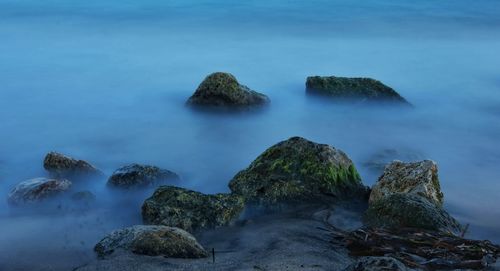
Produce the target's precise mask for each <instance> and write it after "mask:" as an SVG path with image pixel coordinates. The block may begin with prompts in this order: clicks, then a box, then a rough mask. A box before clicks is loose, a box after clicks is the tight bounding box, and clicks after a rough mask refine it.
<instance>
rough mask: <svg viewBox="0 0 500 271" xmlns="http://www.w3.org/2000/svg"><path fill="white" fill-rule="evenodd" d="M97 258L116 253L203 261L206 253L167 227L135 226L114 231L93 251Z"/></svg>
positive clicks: (183, 233) (185, 234)
mask: <svg viewBox="0 0 500 271" xmlns="http://www.w3.org/2000/svg"><path fill="white" fill-rule="evenodd" d="M94 250H95V252H96V253H97V255H98V256H99V257H105V256H107V255H110V254H112V253H113V252H115V251H117V250H124V251H130V252H132V253H135V254H141V255H149V256H164V257H168V258H203V257H207V256H208V253H207V252H206V251H205V249H204V248H203V247H202V246H201V245H200V244H199V243H198V241H196V238H194V237H193V236H192V235H191V234H189V233H188V232H186V231H184V230H181V229H178V228H173V227H167V226H145V225H137V226H132V227H129V228H125V229H121V230H116V231H114V232H112V233H111V234H109V235H108V236H106V237H105V238H104V239H102V240H101V241H100V242H99V243H98V244H97V245H96V246H95V247H94Z"/></svg>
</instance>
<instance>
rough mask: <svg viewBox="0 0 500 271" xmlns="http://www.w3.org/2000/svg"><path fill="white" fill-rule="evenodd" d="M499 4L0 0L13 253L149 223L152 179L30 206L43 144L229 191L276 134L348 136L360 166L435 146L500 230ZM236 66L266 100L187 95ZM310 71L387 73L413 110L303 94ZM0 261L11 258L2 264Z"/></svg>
mask: <svg viewBox="0 0 500 271" xmlns="http://www.w3.org/2000/svg"><path fill="white" fill-rule="evenodd" d="M499 33H500V3H499V2H498V1H494V0H491V1H487V0H474V1H472V0H470V1H466V0H458V1H457V0H443V1H430V0H426V1H409V0H404V1H403V0H401V1H389V0H385V1H384V0H378V1H375V0H373V1H355V2H354V1H348V0H344V1H340V0H336V1H331V0H328V1H327V0H316V1H277V0H272V1H240V2H237V1H160V0H157V1H153V0H147V1H130V0H127V1H125V0H122V1H117V0H109V1H83V0H77V1H63V0H46V1H35V0H23V1H20V0H0V269H1V270H4V269H5V270H9V269H14V268H15V267H19V268H23V267H26V266H37V265H38V264H41V263H43V265H44V266H49V267H50V266H52V263H54V265H53V266H59V265H60V264H59V265H58V264H55V263H56V262H57V261H60V260H61V259H62V258H64V259H67V261H68V262H70V263H68V264H67V265H63V266H62V267H61V268H66V269H69V268H70V267H71V266H73V267H74V266H77V265H80V264H83V263H85V262H87V261H89V260H91V259H93V258H94V257H95V255H94V253H93V251H92V247H93V245H94V244H95V243H96V242H97V241H98V240H100V239H101V238H102V237H103V235H105V234H106V233H108V232H109V231H110V230H112V229H116V228H121V227H125V226H129V225H134V224H138V223H141V217H140V205H141V203H142V201H143V200H144V199H145V198H146V197H147V196H148V195H150V193H151V191H146V192H144V193H138V194H127V195H123V194H116V193H111V192H110V191H108V190H107V189H106V187H105V181H95V182H92V181H89V182H87V183H85V184H81V186H83V188H82V189H89V190H91V191H92V192H94V193H95V194H96V195H97V204H96V205H95V206H94V207H93V208H91V209H90V210H87V211H85V212H80V211H74V212H60V213H56V214H44V213H43V212H35V214H33V213H31V214H18V213H16V212H14V211H12V210H11V209H10V208H9V206H8V205H7V202H6V198H7V195H8V193H9V191H10V190H11V189H12V188H13V187H14V186H15V185H16V184H17V183H19V182H21V181H24V180H26V179H29V178H33V177H39V176H46V172H44V170H43V167H42V161H43V157H44V155H45V154H46V153H47V152H49V151H53V150H55V151H58V152H62V153H65V154H68V155H70V156H73V157H76V158H79V159H85V160H87V161H89V162H91V163H93V164H94V165H96V166H97V167H99V168H100V169H102V170H103V171H104V172H105V173H106V174H108V175H110V174H111V173H112V172H113V171H114V170H115V169H117V168H118V167H120V166H123V165H126V164H128V163H133V162H136V163H143V164H153V165H157V166H160V167H163V168H166V169H169V170H172V171H174V172H177V173H178V174H179V175H180V176H181V177H182V179H183V181H182V182H181V186H183V187H187V188H191V189H194V190H198V191H202V192H205V193H215V192H227V191H228V190H229V189H228V187H227V183H228V182H229V180H230V179H231V178H232V177H233V176H234V175H235V174H236V173H237V172H238V171H239V170H241V169H243V168H245V167H246V166H248V164H249V163H250V162H251V161H252V160H253V159H254V158H255V157H257V156H258V155H259V154H260V153H261V152H262V151H264V150H265V149H266V148H267V147H269V146H271V145H273V144H275V143H277V142H278V141H281V140H284V139H287V138H289V137H291V136H303V137H306V138H308V139H310V140H313V141H316V142H321V143H327V144H330V145H332V146H335V147H336V148H339V149H341V150H343V151H345V152H346V153H347V154H348V155H349V156H350V158H351V159H352V160H353V161H354V163H355V164H356V166H357V168H358V170H359V171H360V173H361V175H362V178H363V182H364V183H365V184H366V185H372V184H373V183H374V182H375V181H376V179H377V177H378V172H375V171H373V170H371V169H370V168H369V167H367V166H366V165H365V163H366V162H367V161H368V160H369V159H370V157H371V156H373V155H374V154H376V153H377V152H380V151H382V150H387V149H395V150H398V151H400V152H402V153H409V154H411V156H412V157H419V158H422V159H423V158H428V159H432V160H435V161H436V162H437V163H438V166H439V176H440V181H441V186H442V190H443V192H444V194H445V208H446V209H447V210H449V211H450V213H451V214H452V215H454V216H455V217H456V218H457V219H458V220H459V221H460V222H462V223H464V224H467V223H470V228H469V232H468V237H470V238H486V239H491V240H494V241H496V242H500V208H498V206H499V203H500V199H499V197H498V195H499V194H500V185H499V183H498V182H499V181H500V172H499V164H500V144H499V138H500V123H499V121H498V120H499V117H500V91H499V90H500V70H499V68H498V67H499V65H500V54H499V53H498V52H499V48H500V35H499ZM215 71H227V72H231V73H233V74H234V75H235V76H236V77H237V78H238V80H239V81H240V82H241V83H242V84H245V85H247V86H249V87H250V88H252V89H255V90H257V91H261V92H263V93H265V94H267V95H268V96H269V97H270V99H271V101H272V102H271V104H270V106H269V107H267V108H266V109H264V110H256V111H249V112H241V113H233V114H228V113H221V112H219V113H212V112H198V111H193V110H190V109H189V108H188V107H186V106H185V104H184V102H185V100H186V99H187V98H188V97H189V96H190V95H191V94H192V92H193V91H194V90H195V89H196V87H197V86H198V84H199V83H200V82H201V81H202V80H203V79H204V77H205V76H206V75H208V74H209V73H211V72H215ZM309 75H337V76H353V77H356V76H363V77H373V78H376V79H379V80H381V81H383V82H384V83H386V84H387V85H389V86H391V87H393V88H394V89H396V90H397V91H398V92H399V93H400V94H401V95H402V96H404V97H405V98H406V99H407V100H409V101H410V102H411V103H412V104H413V105H414V108H413V109H410V110H408V109H401V108H391V107H387V106H385V107H379V106H368V105H365V104H351V105H348V104H334V103H331V102H327V101H324V100H322V99H315V98H311V97H308V96H306V95H305V91H304V84H305V79H306V77H307V76H309ZM2 267H3V269H2Z"/></svg>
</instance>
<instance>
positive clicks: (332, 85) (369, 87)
mask: <svg viewBox="0 0 500 271" xmlns="http://www.w3.org/2000/svg"><path fill="white" fill-rule="evenodd" d="M306 91H307V92H308V93H310V94H318V95H324V96H329V97H332V98H336V99H342V100H367V101H379V102H394V103H400V104H407V105H409V103H408V102H407V101H406V100H405V98H403V97H401V95H399V94H398V93H397V92H396V91H395V90H394V89H392V88H391V87H388V86H386V85H384V84H383V83H382V82H380V81H378V80H375V79H371V78H349V77H337V76H310V77H308V78H307V81H306Z"/></svg>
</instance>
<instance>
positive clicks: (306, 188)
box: [229, 137, 366, 204]
mask: <svg viewBox="0 0 500 271" xmlns="http://www.w3.org/2000/svg"><path fill="white" fill-rule="evenodd" d="M229 188H230V189H231V191H232V192H233V193H236V194H238V195H242V196H243V197H244V198H245V199H246V200H248V201H251V202H257V203H264V204H273V203H276V202H287V201H302V200H304V199H318V200H319V199H321V198H322V197H324V196H328V197H331V196H333V197H335V198H352V197H353V196H354V195H360V194H364V193H366V187H364V186H363V185H362V183H361V178H360V176H359V174H358V172H357V170H356V168H355V166H354V164H353V163H352V161H351V160H350V159H349V157H347V155H346V154H345V153H344V152H343V151H341V150H338V149H335V148H333V147H331V146H329V145H326V144H318V143H314V142H312V141H309V140H307V139H305V138H301V137H292V138H290V139H288V140H285V141H282V142H279V143H278V144H276V145H274V146H272V147H270V148H269V149H267V150H266V151H265V152H264V153H262V154H261V155H260V156H259V157H257V159H255V160H254V161H253V162H252V163H251V164H250V166H249V167H248V168H247V169H245V170H242V171H240V172H239V173H238V174H236V176H235V177H234V178H233V179H232V180H231V182H230V183H229Z"/></svg>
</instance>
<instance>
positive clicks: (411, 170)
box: [370, 160, 443, 205]
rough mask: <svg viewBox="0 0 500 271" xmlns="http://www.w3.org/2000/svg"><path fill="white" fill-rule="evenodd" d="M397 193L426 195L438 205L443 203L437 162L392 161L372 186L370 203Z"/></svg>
mask: <svg viewBox="0 0 500 271" xmlns="http://www.w3.org/2000/svg"><path fill="white" fill-rule="evenodd" d="M396 193H400V194H406V195H417V196H421V197H425V198H427V199H428V200H430V201H431V202H434V203H435V204H437V205H442V204H443V193H442V192H441V187H440V184H439V177H438V167H437V165H436V163H435V162H433V161H430V160H424V161H419V162H411V163H404V162H401V161H394V162H392V163H390V164H389V165H387V166H386V167H385V170H384V173H383V174H382V176H380V178H379V179H378V181H377V183H376V184H375V185H374V186H373V187H372V191H371V193H370V203H372V202H375V201H378V200H382V199H383V198H385V197H387V196H389V195H392V194H396Z"/></svg>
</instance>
